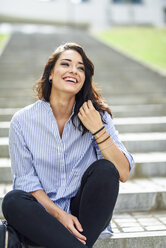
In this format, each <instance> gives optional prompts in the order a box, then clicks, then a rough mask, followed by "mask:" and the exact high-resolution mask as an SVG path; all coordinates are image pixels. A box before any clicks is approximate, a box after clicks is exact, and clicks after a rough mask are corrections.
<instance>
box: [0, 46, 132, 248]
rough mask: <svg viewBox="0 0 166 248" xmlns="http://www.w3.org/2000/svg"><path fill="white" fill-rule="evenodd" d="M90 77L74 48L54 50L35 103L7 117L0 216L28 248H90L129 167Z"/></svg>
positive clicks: (88, 64)
mask: <svg viewBox="0 0 166 248" xmlns="http://www.w3.org/2000/svg"><path fill="white" fill-rule="evenodd" d="M93 73H94V66H93V64H92V62H91V61H90V60H89V59H88V57H87V56H86V54H85V52H84V50H83V48H82V47H81V46H80V45H78V44H75V43H66V44H65V45H62V46H60V47H58V48H57V49H56V51H55V52H54V53H53V54H52V55H51V57H50V58H49V60H48V62H47V64H46V66H45V68H44V72H43V75H42V77H41V79H40V81H39V82H38V83H37V85H36V90H37V94H38V98H39V100H38V101H37V102H35V103H34V104H32V105H30V106H27V107H25V108H23V109H22V110H20V111H19V112H17V113H16V114H15V115H14V116H13V118H12V121H11V126H10V136H9V150H10V158H11V166H12V174H13V190H12V191H10V192H9V193H8V194H7V195H6V196H5V197H4V200H3V204H2V210H3V214H4V216H5V218H6V220H7V222H8V224H9V226H12V227H13V228H14V229H15V230H16V231H17V233H18V234H19V236H20V237H21V239H23V238H24V239H26V242H27V243H29V244H33V245H36V246H37V245H38V246H43V247H48V248H83V247H88V248H90V247H92V246H93V244H94V243H95V241H96V240H97V238H98V237H99V235H100V233H101V232H102V231H103V230H105V229H106V228H107V229H108V226H109V222H110V220H111V218H112V214H113V210H114V206H115V203H116V200H117V196H118V191H119V180H120V181H122V182H125V181H127V180H128V178H129V173H130V169H131V168H132V167H133V166H134V161H133V158H132V156H131V154H130V153H129V152H128V151H127V150H126V149H125V147H124V145H123V144H122V143H121V141H120V140H119V139H118V136H117V132H116V130H115V128H114V125H113V121H112V118H111V117H112V116H111V111H110V109H109V108H108V106H107V105H106V104H105V103H104V102H103V100H102V97H101V95H100V94H99V92H98V90H97V88H96V86H95V84H94V83H93V81H92V76H93Z"/></svg>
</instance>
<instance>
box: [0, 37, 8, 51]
mask: <svg viewBox="0 0 166 248" xmlns="http://www.w3.org/2000/svg"><path fill="white" fill-rule="evenodd" d="M8 39H9V34H0V52H1V51H2V50H3V47H4V45H5V43H6V42H7V40H8Z"/></svg>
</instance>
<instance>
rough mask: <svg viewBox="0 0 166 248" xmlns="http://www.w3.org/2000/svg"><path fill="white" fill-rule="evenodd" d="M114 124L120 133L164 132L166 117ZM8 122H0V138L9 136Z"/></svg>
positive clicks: (115, 122) (117, 119) (143, 118)
mask: <svg viewBox="0 0 166 248" xmlns="http://www.w3.org/2000/svg"><path fill="white" fill-rule="evenodd" d="M114 124H115V126H116V128H117V130H118V131H119V132H120V133H126V132H131V133H132V132H156V131H158V130H160V132H166V116H157V117H132V118H114ZM9 127H10V122H7V121H6V122H2V121H1V122H0V137H7V136H8V134H9Z"/></svg>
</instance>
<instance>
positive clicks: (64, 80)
mask: <svg viewBox="0 0 166 248" xmlns="http://www.w3.org/2000/svg"><path fill="white" fill-rule="evenodd" d="M49 80H52V90H55V92H56V93H58V92H59V93H60V92H66V93H70V94H72V95H76V94H77V93H78V92H79V91H80V90H81V88H82V86H83V84H84V81H85V66H84V64H83V60H82V57H81V55H80V54H79V53H78V52H76V51H75V50H66V51H64V52H63V53H62V54H61V55H60V57H59V58H58V60H57V61H56V63H55V66H54V68H53V70H52V71H51V74H50V77H49Z"/></svg>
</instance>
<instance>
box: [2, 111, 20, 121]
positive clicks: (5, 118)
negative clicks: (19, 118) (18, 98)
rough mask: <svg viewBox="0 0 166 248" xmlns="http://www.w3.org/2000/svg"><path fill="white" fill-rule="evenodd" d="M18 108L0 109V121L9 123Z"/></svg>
mask: <svg viewBox="0 0 166 248" xmlns="http://www.w3.org/2000/svg"><path fill="white" fill-rule="evenodd" d="M19 109H20V108H0V121H5V122H6V121H10V120H11V118H12V116H13V115H14V113H15V112H17V111H18V110H19Z"/></svg>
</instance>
